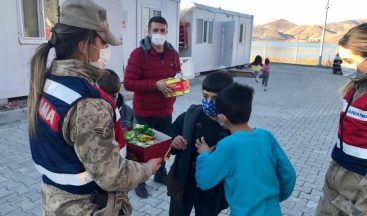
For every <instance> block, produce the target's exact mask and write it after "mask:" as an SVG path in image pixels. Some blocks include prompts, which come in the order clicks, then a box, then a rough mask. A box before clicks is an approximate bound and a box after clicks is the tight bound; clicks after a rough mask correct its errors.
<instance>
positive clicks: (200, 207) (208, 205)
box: [169, 187, 221, 216]
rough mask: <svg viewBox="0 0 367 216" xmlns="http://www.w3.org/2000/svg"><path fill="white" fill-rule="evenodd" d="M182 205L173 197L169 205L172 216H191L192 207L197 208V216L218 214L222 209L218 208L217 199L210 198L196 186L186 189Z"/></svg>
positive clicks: (214, 215) (215, 215)
mask: <svg viewBox="0 0 367 216" xmlns="http://www.w3.org/2000/svg"><path fill="white" fill-rule="evenodd" d="M182 202H183V203H182V206H180V205H179V204H178V203H177V202H176V201H175V200H174V199H172V198H171V200H170V205H169V215H170V216H190V213H191V211H192V208H195V215H196V216H217V215H218V214H219V213H220V212H221V210H219V209H218V208H216V200H211V199H208V196H207V195H206V193H205V192H204V193H203V192H202V191H201V192H199V189H197V188H196V187H192V188H188V190H185V192H184V197H183V200H182Z"/></svg>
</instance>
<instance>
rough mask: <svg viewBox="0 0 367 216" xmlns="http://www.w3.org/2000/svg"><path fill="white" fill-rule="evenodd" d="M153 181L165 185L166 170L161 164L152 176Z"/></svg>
mask: <svg viewBox="0 0 367 216" xmlns="http://www.w3.org/2000/svg"><path fill="white" fill-rule="evenodd" d="M154 181H155V182H158V183H161V184H164V185H167V181H168V176H167V170H166V167H165V166H164V164H162V166H161V168H159V170H158V171H157V173H156V174H155V175H154Z"/></svg>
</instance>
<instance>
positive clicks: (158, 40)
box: [151, 34, 167, 46]
mask: <svg viewBox="0 0 367 216" xmlns="http://www.w3.org/2000/svg"><path fill="white" fill-rule="evenodd" d="M166 38H167V35H162V34H152V36H151V39H152V43H153V44H154V45H156V46H161V45H163V44H164V42H166Z"/></svg>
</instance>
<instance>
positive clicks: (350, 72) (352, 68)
mask: <svg viewBox="0 0 367 216" xmlns="http://www.w3.org/2000/svg"><path fill="white" fill-rule="evenodd" d="M366 59H367V58H365V59H364V60H363V61H362V62H361V63H359V64H342V65H341V68H342V72H343V75H344V76H347V77H349V78H351V79H353V80H358V79H360V78H361V77H364V76H365V75H366V74H365V73H362V72H359V71H358V66H359V65H360V64H362V63H363V62H364V61H366Z"/></svg>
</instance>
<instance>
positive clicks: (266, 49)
mask: <svg viewBox="0 0 367 216" xmlns="http://www.w3.org/2000/svg"><path fill="white" fill-rule="evenodd" d="M265 37H266V41H265V53H264V59H265V58H266V55H267V54H268V34H265Z"/></svg>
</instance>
